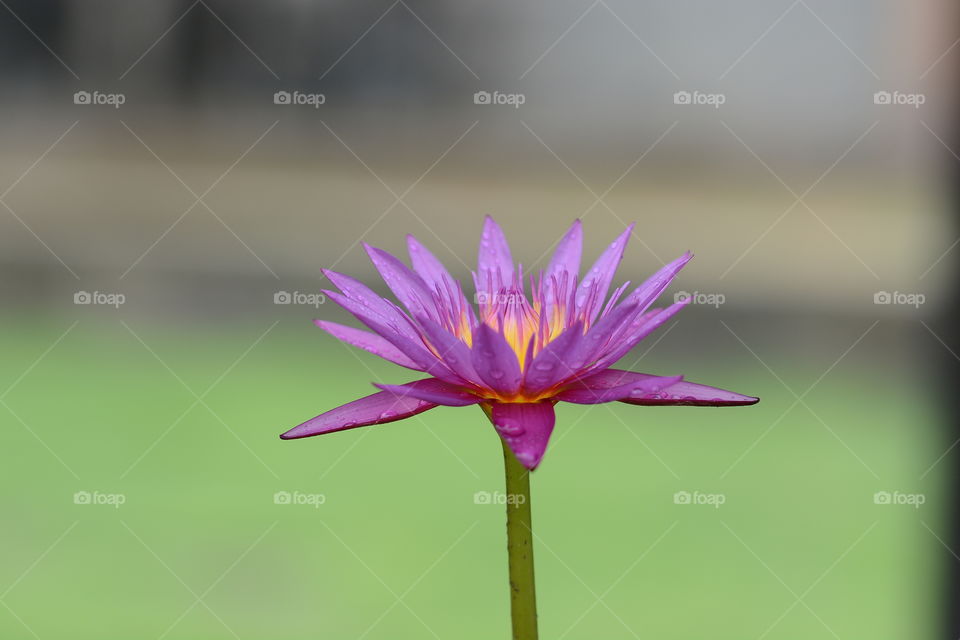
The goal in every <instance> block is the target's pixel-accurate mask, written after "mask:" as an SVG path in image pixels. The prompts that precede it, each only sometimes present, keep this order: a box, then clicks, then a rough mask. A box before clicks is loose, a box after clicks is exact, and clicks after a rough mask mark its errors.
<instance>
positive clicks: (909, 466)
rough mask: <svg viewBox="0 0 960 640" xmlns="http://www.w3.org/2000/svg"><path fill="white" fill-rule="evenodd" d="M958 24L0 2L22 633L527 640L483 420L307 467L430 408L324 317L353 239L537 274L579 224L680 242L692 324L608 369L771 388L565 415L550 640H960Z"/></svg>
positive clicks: (549, 535)
mask: <svg viewBox="0 0 960 640" xmlns="http://www.w3.org/2000/svg"><path fill="white" fill-rule="evenodd" d="M958 24H960V20H958V16H957V7H956V6H955V3H951V2H948V1H947V0H921V1H917V2H910V3H905V2H900V1H898V0H851V1H850V2H844V3H835V2H829V1H828V0H798V1H792V2H791V1H784V2H768V1H763V0H731V1H729V2H724V3H716V2H714V1H712V0H690V1H689V2H683V3H675V2H661V1H659V0H643V1H640V2H628V1H627V0H603V1H600V2H593V3H590V2H578V1H574V0H562V1H558V2H551V3H547V2H545V1H544V0H535V1H532V2H526V3H515V2H507V1H506V0H502V1H501V0H494V1H493V2H480V1H478V0H477V1H475V0H467V1H465V2H459V3H456V4H451V3H447V4H438V3H430V2H425V1H414V0H410V1H406V0H404V1H401V2H385V3H349V2H346V1H345V0H328V1H324V2H302V1H300V0H278V1H277V2H272V3H256V2H247V1H243V2H227V1H226V0H204V1H203V2H190V1H186V2H182V1H180V0H158V1H155V2H151V3H149V4H147V3H132V4H131V3H128V2H121V1H120V0H99V1H98V2H95V3H90V2H78V1H76V0H33V1H29V0H6V1H5V2H0V87H2V89H3V95H4V102H3V105H2V107H0V108H2V113H3V116H4V117H3V118H0V354H2V356H0V478H2V482H0V507H2V511H0V513H2V517H0V638H3V639H4V640H5V639H7V638H11V639H17V640H19V639H28V640H29V639H31V638H36V639H40V640H47V639H53V638H71V639H79V640H82V639H85V638H90V639H94V638H95V639H97V640H106V639H112V638H116V639H124V640H126V639H130V638H138V639H140V638H146V639H151V638H153V639H158V640H161V639H180V638H182V639H194V638H196V639H204V640H206V639H210V638H228V639H229V638H241V639H243V640H247V639H250V640H256V639H270V640H282V639H287V638H289V639H299V638H318V637H320V638H337V639H340V638H344V639H348V640H361V639H377V638H382V639H391V640H393V639H397V638H443V639H446V638H456V639H467V638H477V639H483V640H488V639H491V638H505V637H507V636H508V633H509V620H508V613H509V612H508V592H507V573H506V557H505V556H506V554H505V530H504V519H505V514H504V508H503V506H502V505H497V504H484V503H483V502H484V500H485V498H486V497H487V496H490V497H491V499H492V501H494V502H495V501H496V496H497V495H499V494H498V492H502V491H503V478H502V473H503V470H502V460H501V451H500V446H499V443H498V442H497V439H496V436H495V434H494V431H493V430H492V428H491V427H490V426H489V424H488V423H487V422H486V419H485V418H484V416H483V415H482V413H481V412H480V411H478V410H477V409H476V408H465V409H449V408H441V409H436V410H434V411H430V412H427V413H425V414H422V415H421V416H418V417H416V418H413V419H410V420H407V421H404V422H398V423H393V424H389V425H383V426H378V427H371V428H367V429H360V430H355V431H349V432H344V433H339V434H335V435H330V436H325V437H322V438H314V439H308V440H303V441H294V442H281V441H280V440H279V438H278V436H279V434H280V433H281V432H283V431H285V430H287V429H289V428H290V427H292V426H295V425H296V424H298V423H300V422H302V421H304V420H306V419H308V418H311V417H313V416H315V415H317V414H319V413H321V412H323V411H325V410H327V409H330V408H332V407H334V406H337V405H339V404H341V403H344V402H348V401H350V400H353V399H355V398H357V397H359V396H362V395H366V394H368V393H371V392H372V391H373V387H371V386H370V383H371V382H374V381H383V382H389V383H401V382H406V381H408V380H410V379H412V376H411V373H410V372H409V371H406V370H402V369H399V368H397V367H393V366H390V365H387V364H385V363H381V362H379V361H377V359H376V358H374V357H373V356H370V355H368V354H366V353H362V352H357V351H355V350H351V348H349V347H345V346H343V345H340V344H338V343H336V342H335V341H334V340H333V339H331V338H330V337H329V336H327V335H326V334H324V333H323V332H322V331H320V330H319V329H316V328H315V327H314V326H313V325H312V324H311V320H312V319H313V318H315V317H323V318H325V319H330V320H334V321H338V322H344V323H347V324H351V325H354V326H356V325H357V323H356V321H354V320H351V319H349V318H347V317H346V316H345V314H344V313H343V312H342V311H340V310H339V309H337V308H336V307H335V305H333V304H316V305H313V304H303V303H302V302H303V301H304V300H305V299H304V298H303V297H302V295H308V296H309V295H314V294H316V293H317V292H319V291H320V290H322V289H324V288H327V287H328V286H329V283H328V282H326V281H325V280H324V278H323V277H322V275H321V273H320V270H321V269H322V268H335V269H336V270H338V271H342V272H345V273H348V274H350V275H352V276H355V277H357V278H360V279H362V280H364V281H365V282H368V283H370V284H371V286H374V287H375V288H377V290H378V291H381V292H384V288H383V287H382V286H380V280H379V277H378V276H377V275H376V273H375V272H374V270H373V269H372V267H371V266H370V264H369V262H368V260H367V259H366V257H365V255H364V252H363V249H362V247H361V246H360V243H361V242H369V243H371V244H373V245H375V246H379V247H382V248H384V249H386V250H389V251H392V252H394V253H396V254H398V255H403V253H404V252H403V246H404V242H403V235H404V234H406V233H413V234H415V235H416V236H417V237H418V238H419V239H420V240H421V241H423V242H424V243H425V244H426V245H427V246H429V247H430V248H431V249H432V250H434V251H435V253H436V254H437V255H438V257H440V258H441V259H442V260H443V261H444V262H445V263H446V264H447V265H448V266H449V267H450V270H451V272H452V273H454V275H455V276H457V277H458V278H460V279H462V281H464V282H468V281H469V277H470V276H469V269H470V268H472V267H471V266H472V265H473V264H474V262H475V259H476V247H477V243H478V240H479V232H480V225H481V221H482V219H483V216H484V215H486V214H491V215H493V216H494V217H495V218H496V219H497V220H498V222H499V223H500V224H501V225H502V226H503V227H504V229H505V231H506V233H507V236H508V238H509V239H510V241H511V243H512V246H513V249H514V257H515V258H516V259H517V260H518V261H519V262H522V264H523V265H524V267H525V269H526V270H528V271H535V270H536V269H539V268H542V267H543V266H544V265H545V264H546V262H547V260H548V256H549V252H550V250H551V249H552V247H553V245H554V243H555V242H556V241H557V240H558V239H559V238H560V236H561V234H562V233H563V231H564V230H565V229H566V228H567V227H568V225H569V224H570V222H571V221H572V220H573V219H575V218H581V219H582V220H583V221H584V229H585V255H584V261H585V263H587V264H589V262H590V261H592V260H593V258H594V256H596V255H597V254H598V253H599V252H600V251H602V249H603V247H605V246H606V243H608V242H610V240H611V239H612V238H613V237H615V236H616V235H617V234H619V233H620V232H621V231H622V229H623V228H624V227H625V226H626V224H627V223H628V222H631V221H636V222H637V223H638V224H637V227H636V230H635V233H634V236H633V238H632V239H631V244H630V246H629V248H628V251H627V254H626V256H625V258H624V260H623V262H622V264H621V266H620V270H619V272H618V276H617V284H619V283H621V282H623V281H625V280H630V281H632V282H633V283H634V285H636V284H639V283H640V282H641V281H642V279H643V278H645V277H646V276H648V275H649V274H651V273H653V272H654V271H656V269H658V268H659V267H660V266H661V265H662V264H663V263H664V262H665V261H667V260H670V259H673V258H674V257H676V256H678V255H680V254H681V253H682V252H683V251H685V250H688V249H690V250H692V251H694V252H695V254H696V259H695V260H693V261H692V262H691V263H690V265H688V267H687V268H686V269H685V270H684V272H683V273H682V274H681V276H680V277H679V279H678V280H677V281H676V282H675V283H674V285H673V286H672V287H671V288H670V289H669V290H668V291H667V292H666V293H665V295H664V297H663V300H662V301H661V304H669V303H670V302H672V301H673V299H674V296H675V295H677V294H680V293H681V292H688V293H696V294H701V296H699V297H698V300H699V301H700V302H699V303H698V304H694V305H692V306H691V307H689V308H687V309H684V311H683V312H682V313H681V314H679V315H678V316H677V317H676V319H675V321H673V322H671V323H669V324H668V325H667V326H664V327H662V328H661V329H660V331H658V333H656V334H655V335H653V336H651V337H650V339H648V340H647V341H646V342H645V343H643V344H641V345H640V346H639V347H638V348H637V349H636V350H634V352H633V353H631V354H629V355H628V356H627V357H626V358H624V360H623V362H621V363H620V364H621V366H622V367H624V368H633V369H636V370H640V371H646V372H651V373H657V374H662V375H676V374H683V375H685V376H686V377H687V378H688V379H690V380H693V381H697V382H703V383H706V384H711V385H716V386H720V387H724V388H729V389H732V390H735V391H739V392H743V393H747V394H751V395H756V396H760V397H761V398H762V401H761V403H760V404H759V405H757V406H754V407H749V408H734V409H708V408H644V407H632V406H627V405H620V404H614V405H604V406H598V407H578V406H572V405H562V406H560V407H559V409H558V424H557V429H556V431H555V435H554V437H553V440H552V442H551V445H550V447H549V450H548V453H547V455H546V458H545V462H544V463H543V464H542V466H541V467H540V468H539V469H538V470H537V471H536V473H535V474H534V477H533V492H534V505H533V508H534V522H535V530H536V533H537V541H536V547H535V555H536V564H537V572H538V573H537V579H538V586H539V594H538V596H539V607H540V623H541V631H542V635H541V637H543V638H544V639H547V638H550V639H559V638H568V639H571V640H572V639H576V638H604V639H608V638H609V639H616V638H658V639H659V638H664V639H672V638H677V639H680V638H705V637H709V638H717V639H730V640H742V639H743V638H755V639H757V640H762V639H770V640H781V639H798V640H818V639H824V640H829V639H831V638H843V639H846V638H871V639H872V640H882V639H890V640H901V639H903V638H918V639H919V638H936V637H941V636H942V633H941V632H942V629H943V626H944V625H943V623H942V618H943V617H944V612H945V610H946V609H947V608H949V607H954V606H955V604H956V603H955V602H953V601H951V600H948V597H950V596H948V595H947V593H948V591H947V585H948V574H950V573H951V572H955V570H956V563H957V562H960V560H958V557H960V555H958V553H957V551H958V549H957V548H956V543H955V542H954V538H955V537H956V532H955V531H954V530H953V529H952V527H951V525H950V520H951V516H950V510H949V508H950V507H951V506H952V502H954V501H955V497H952V496H950V495H949V492H948V487H949V485H950V482H951V480H950V477H951V474H952V473H953V470H954V469H955V468H956V455H957V448H955V447H954V446H953V445H954V444H956V442H955V440H956V437H957V434H956V433H953V432H951V430H950V429H949V424H950V417H949V416H950V414H949V413H948V410H947V407H946V406H945V404H944V398H945V397H949V394H952V393H953V389H952V388H950V387H949V383H947V382H940V381H941V380H945V379H947V378H946V377H945V373H946V372H945V371H944V370H943V369H941V368H940V365H939V364H938V363H940V364H942V363H943V362H946V361H950V362H951V363H954V364H955V362H956V361H955V360H954V359H955V358H956V359H958V360H960V358H957V356H956V353H960V344H955V337H954V331H955V329H954V326H953V325H952V324H951V322H950V321H949V320H948V319H946V318H945V316H944V312H945V310H946V309H947V308H948V306H949V303H950V299H951V296H953V295H954V293H953V292H954V291H955V283H954V282H953V279H952V277H951V275H952V274H951V271H952V270H955V269H956V260H955V253H956V251H955V248H956V247H957V246H960V245H958V243H957V241H956V230H955V225H954V223H953V221H952V219H951V210H950V207H951V206H952V205H951V202H950V197H951V194H950V193H949V192H948V191H947V189H946V187H947V186H948V184H949V182H948V180H946V179H944V176H947V175H949V173H948V172H951V171H955V169H956V162H957V161H958V160H957V159H958V158H960V154H958V153H957V151H958V149H954V148H953V147H955V146H956V145H954V144H953V139H954V136H953V135H952V134H951V132H952V131H956V126H955V123H954V122H953V121H954V120H955V118H956V115H955V114H956V113H957V105H956V101H955V95H956V91H955V75H956V74H955V70H956V68H957V65H958V64H960V47H957V46H956V42H957V39H958V37H960V32H958V29H957V28H956V25H958ZM284 91H286V92H288V93H291V95H292V93H293V92H300V93H301V94H306V95H315V94H322V95H323V96H324V102H323V104H322V105H316V106H312V105H309V104H301V105H296V104H283V103H277V102H275V100H274V96H275V94H277V93H278V92H284ZM484 91H485V92H488V93H492V92H499V93H501V94H514V93H517V94H521V95H523V97H524V102H523V104H522V106H520V107H518V108H515V107H514V106H510V105H498V104H483V103H482V101H480V102H478V101H477V100H476V99H475V96H476V95H477V94H478V92H484ZM84 92H86V94H90V95H91V96H94V95H96V94H97V92H99V94H102V95H113V96H117V95H121V96H123V99H124V100H123V104H122V105H120V106H119V108H115V107H114V106H113V105H110V104H87V103H84V102H83V101H82V100H79V101H78V99H77V98H75V96H77V95H80V96H83V95H85V94H84ZM683 92H688V93H690V94H691V95H700V94H712V95H714V96H716V95H722V96H723V98H724V101H723V104H722V105H720V106H719V108H715V107H714V106H712V105H709V104H684V103H683V102H682V101H681V102H678V101H677V99H676V96H677V95H678V94H679V95H683ZM884 92H887V93H889V94H890V95H892V96H896V95H900V96H903V95H906V96H914V97H916V96H922V97H923V103H922V104H921V105H913V104H894V103H890V104H887V103H884V102H883V101H882V100H880V101H878V100H877V95H878V94H879V95H881V96H882V95H883V94H884ZM914 102H916V100H915V101H914ZM283 293H286V294H291V298H295V300H294V303H292V304H282V301H283V297H282V296H281V298H278V297H277V296H278V295H281V294H283ZM888 294H889V295H888ZM117 296H123V298H122V301H123V304H120V305H118V306H116V307H114V306H110V305H109V304H105V302H108V301H109V300H119V298H117ZM718 297H719V298H722V304H718V305H716V306H711V305H710V304H707V303H705V302H706V301H707V300H717V299H718ZM921 297H922V299H920V298H921ZM278 300H279V301H280V302H281V303H278ZM911 300H912V301H914V302H916V303H915V304H914V303H911V302H910V301H911ZM918 300H919V302H917V301H918ZM85 302H91V303H89V304H87V303H85ZM954 371H955V370H954ZM944 391H946V392H947V393H943V392H944ZM678 494H679V496H680V497H683V496H685V495H686V494H690V495H691V496H696V497H697V498H698V499H703V500H709V501H712V502H717V501H722V505H720V506H719V507H714V506H710V505H706V504H682V503H678V499H679V498H678V497H677V496H678ZM288 499H289V500H288ZM921 501H922V504H908V503H911V502H912V503H917V502H921ZM680 502H682V500H680ZM888 502H889V503H888ZM118 503H122V504H118Z"/></svg>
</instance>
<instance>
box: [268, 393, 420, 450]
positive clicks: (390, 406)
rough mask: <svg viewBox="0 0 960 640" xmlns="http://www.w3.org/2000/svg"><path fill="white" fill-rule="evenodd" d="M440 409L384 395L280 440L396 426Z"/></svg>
mask: <svg viewBox="0 0 960 640" xmlns="http://www.w3.org/2000/svg"><path fill="white" fill-rule="evenodd" d="M436 406H437V405H436V404H434V403H432V402H424V401H423V400H420V399H418V398H401V397H397V396H396V395H395V394H393V393H388V392H386V391H381V392H379V393H375V394H373V395H371V396H366V397H365V398H360V399H359V400H354V401H353V402H348V403H347V404H345V405H342V406H339V407H337V408H336V409H331V410H330V411H327V412H326V413H322V414H320V415H319V416H317V417H316V418H313V419H312V420H307V421H306V422H304V423H303V424H301V425H298V426H296V427H294V428H293V429H290V430H289V431H287V432H286V433H284V434H282V435H281V436H280V437H281V438H283V439H284V440H292V439H294V438H306V437H307V436H316V435H320V434H322V433H333V432H334V431H344V430H346V429H355V428H357V427H366V426H367V425H371V424H384V423H387V422H395V421H397V420H403V419H404V418H409V417H410V416H413V415H416V414H418V413H423V412H424V411H427V410H429V409H433V408H434V407H436Z"/></svg>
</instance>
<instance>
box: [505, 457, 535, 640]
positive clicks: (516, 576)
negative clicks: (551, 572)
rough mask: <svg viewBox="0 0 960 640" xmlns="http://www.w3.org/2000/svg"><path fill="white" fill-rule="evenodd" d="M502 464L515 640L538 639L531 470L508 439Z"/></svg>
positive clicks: (511, 609) (511, 612) (511, 608)
mask: <svg viewBox="0 0 960 640" xmlns="http://www.w3.org/2000/svg"><path fill="white" fill-rule="evenodd" d="M501 442H503V441H502V440H501ZM503 464H504V469H505V471H506V479H507V487H506V503H507V556H508V558H509V561H510V617H511V619H512V621H513V640H537V594H536V588H535V586H534V579H533V523H532V522H531V520H530V472H529V471H527V469H525V468H524V466H523V465H522V464H520V462H519V461H517V458H516V456H514V455H513V452H512V451H511V450H510V447H508V446H507V443H506V442H503Z"/></svg>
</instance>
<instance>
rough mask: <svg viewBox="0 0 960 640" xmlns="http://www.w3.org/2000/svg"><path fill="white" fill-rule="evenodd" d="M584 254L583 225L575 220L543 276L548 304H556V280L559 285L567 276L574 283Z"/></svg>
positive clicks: (561, 240)
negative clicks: (554, 290)
mask: <svg viewBox="0 0 960 640" xmlns="http://www.w3.org/2000/svg"><path fill="white" fill-rule="evenodd" d="M582 253H583V225H581V223H580V220H574V221H573V224H572V225H570V228H569V229H568V230H567V233H566V234H564V236H563V238H561V239H560V242H559V243H558V244H557V250H556V251H555V252H554V254H553V257H552V258H551V259H550V264H549V265H548V266H547V270H546V271H545V272H544V274H543V285H544V290H545V291H546V293H547V295H546V300H547V302H548V304H551V305H552V304H553V302H554V297H555V296H554V294H553V286H554V284H553V283H554V280H556V282H558V283H559V282H563V281H564V274H566V281H567V282H568V283H572V282H573V281H574V279H575V278H576V277H577V275H578V274H579V273H580V257H581V254H582Z"/></svg>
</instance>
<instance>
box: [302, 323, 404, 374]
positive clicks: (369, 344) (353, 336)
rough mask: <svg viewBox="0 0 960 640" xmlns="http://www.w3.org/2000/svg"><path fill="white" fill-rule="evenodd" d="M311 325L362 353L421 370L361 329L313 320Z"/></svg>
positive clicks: (374, 336)
mask: <svg viewBox="0 0 960 640" xmlns="http://www.w3.org/2000/svg"><path fill="white" fill-rule="evenodd" d="M313 324H315V325H317V326H318V327H320V328H321V329H323V330H324V331H326V332H327V333H329V334H330V335H332V336H333V337H334V338H336V339H337V340H342V341H343V342H346V343H347V344H352V345H353V346H355V347H359V348H360V349H363V350H364V351H369V352H370V353H372V354H374V355H377V356H380V357H381V358H383V359H384V360H387V361H389V362H392V363H394V364H398V365H400V366H401V367H406V368H408V369H413V370H415V371H421V370H422V369H421V368H420V367H419V365H417V363H416V362H414V361H413V360H411V359H410V358H408V357H407V356H405V355H404V354H403V353H402V352H401V351H400V350H399V349H397V348H396V347H395V346H393V345H392V344H390V343H389V342H388V341H387V340H386V339H385V338H382V337H380V336H378V335H377V334H375V333H370V332H368V331H363V330H362V329H354V328H353V327H347V326H344V325H342V324H337V323H335V322H327V321H326V320H314V321H313Z"/></svg>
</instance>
